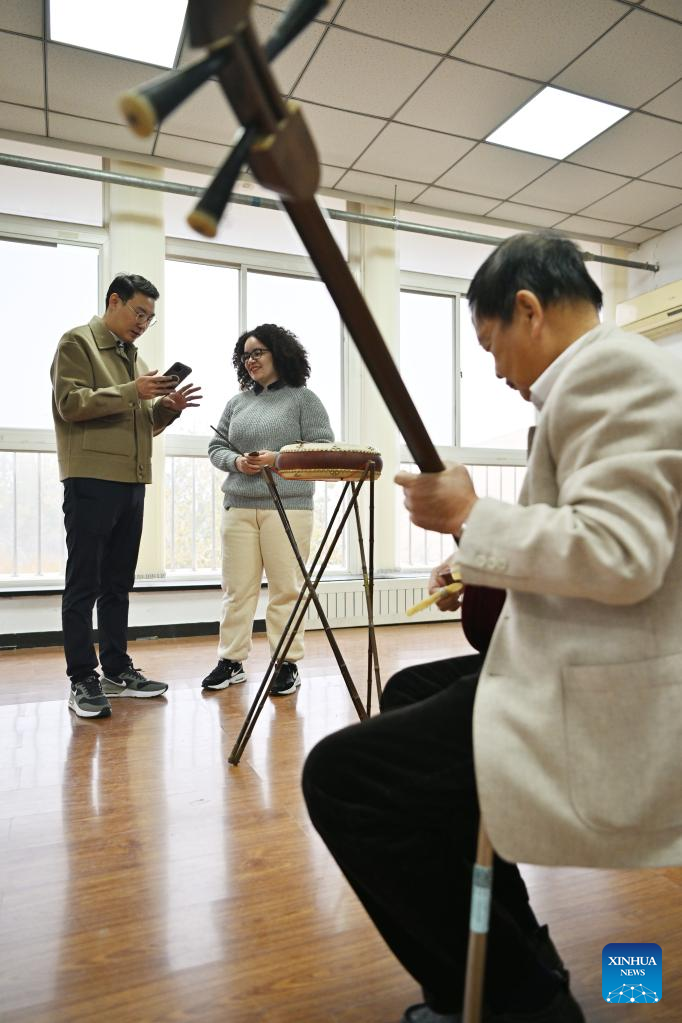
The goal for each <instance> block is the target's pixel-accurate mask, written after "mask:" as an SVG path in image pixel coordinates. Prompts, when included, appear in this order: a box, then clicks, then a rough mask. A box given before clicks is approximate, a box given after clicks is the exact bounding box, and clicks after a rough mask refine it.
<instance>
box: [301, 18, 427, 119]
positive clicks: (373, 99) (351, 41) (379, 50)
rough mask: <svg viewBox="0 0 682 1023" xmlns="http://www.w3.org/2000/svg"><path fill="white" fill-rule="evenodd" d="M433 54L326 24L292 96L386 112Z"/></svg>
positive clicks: (399, 101)
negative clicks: (315, 49) (328, 27)
mask: <svg viewBox="0 0 682 1023" xmlns="http://www.w3.org/2000/svg"><path fill="white" fill-rule="evenodd" d="M438 60H439V58H438V57H436V56H432V55H431V54H428V53H422V52H421V51H419V50H410V49H409V48H408V47H407V46H398V45H397V44H396V43H386V42H384V41H383V40H379V39H371V38H370V37H369V36H361V35H356V34H355V33H354V32H348V31H344V30H342V29H339V28H330V29H329V31H328V32H327V34H326V36H325V37H324V39H323V40H322V42H321V44H320V46H319V48H318V49H317V52H316V53H315V56H314V57H313V59H312V61H311V62H310V65H309V66H308V69H307V70H306V72H305V74H304V75H303V78H302V79H301V81H300V83H299V84H298V86H297V87H296V96H297V97H299V98H301V99H308V100H311V101H313V102H315V103H327V104H329V105H330V106H335V107H343V108H344V109H346V110H357V111H360V112H361V113H367V114H380V115H385V116H390V115H391V114H393V113H394V111H395V110H397V109H398V107H400V105H401V104H402V103H404V102H405V100H406V99H407V97H408V96H409V95H410V94H411V93H412V92H413V91H414V90H415V89H416V88H417V86H418V85H419V84H420V83H421V82H423V80H424V79H425V78H426V76H427V75H428V74H429V72H430V71H432V70H433V68H434V67H435V66H436V64H437V63H438Z"/></svg>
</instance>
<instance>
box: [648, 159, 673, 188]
mask: <svg viewBox="0 0 682 1023" xmlns="http://www.w3.org/2000/svg"><path fill="white" fill-rule="evenodd" d="M645 179H646V180H647V181H657V182H659V184H661V185H676V186H677V188H682V153H680V155H679V156H675V157H673V159H672V160H667V161H666V162H665V163H662V164H661V166H660V167H654V169H653V170H650V171H649V173H648V174H645Z"/></svg>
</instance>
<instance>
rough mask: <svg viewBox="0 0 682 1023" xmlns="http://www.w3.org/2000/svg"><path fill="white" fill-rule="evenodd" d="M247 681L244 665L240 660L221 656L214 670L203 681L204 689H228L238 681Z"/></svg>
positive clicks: (202, 686)
mask: <svg viewBox="0 0 682 1023" xmlns="http://www.w3.org/2000/svg"><path fill="white" fill-rule="evenodd" d="M245 681H246V672H245V671H244V666H243V665H242V664H241V663H240V662H239V661H230V660H227V659H225V658H222V657H221V658H220V660H219V661H218V663H217V664H216V666H215V668H214V669H213V671H209V673H208V675H207V676H206V678H205V679H204V681H203V682H202V683H201V688H202V689H227V687H228V686H233V685H235V684H236V683H237V682H245Z"/></svg>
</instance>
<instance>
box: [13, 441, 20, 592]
mask: <svg viewBox="0 0 682 1023" xmlns="http://www.w3.org/2000/svg"><path fill="white" fill-rule="evenodd" d="M12 454H13V458H12V465H13V472H12V479H13V487H14V495H13V496H14V502H13V508H12V531H13V537H12V559H13V565H14V571H13V573H12V574H13V575H15V576H16V575H19V530H18V526H17V523H18V514H19V502H18V494H17V452H16V451H14V452H13V453H12Z"/></svg>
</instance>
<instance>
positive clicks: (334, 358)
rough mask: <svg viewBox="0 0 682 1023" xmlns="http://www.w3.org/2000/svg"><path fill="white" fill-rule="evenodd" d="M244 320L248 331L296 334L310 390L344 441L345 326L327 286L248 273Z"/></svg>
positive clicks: (308, 281) (283, 277) (303, 278)
mask: <svg viewBox="0 0 682 1023" xmlns="http://www.w3.org/2000/svg"><path fill="white" fill-rule="evenodd" d="M246 319H247V329H248V328H250V327H255V326H257V325H258V324H259V323H277V324H279V325H280V326H282V327H286V328H287V330H291V331H293V333H294V334H295V335H296V336H297V338H298V339H299V341H300V342H301V344H302V345H303V347H304V348H305V349H306V351H307V352H308V358H309V360H310V370H311V372H310V378H309V380H308V386H309V387H310V389H311V390H312V391H314V392H315V394H316V395H317V396H318V398H319V399H320V400H321V402H322V404H323V405H324V407H325V408H326V410H327V413H328V415H329V419H330V421H331V424H332V429H333V431H334V436H335V437H339V436H341V431H342V423H341V379H342V378H341V321H340V319H339V314H338V312H337V309H336V306H335V305H334V303H333V302H332V300H331V298H330V296H329V292H328V291H327V289H326V287H325V285H324V284H322V283H321V282H320V281H316V280H311V279H309V278H306V277H286V276H283V275H282V276H275V275H273V274H264V273H257V272H255V271H250V272H249V274H248V275H247V288H246Z"/></svg>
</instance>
